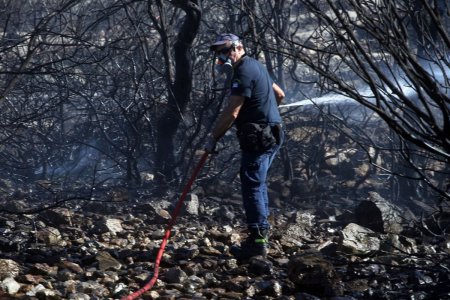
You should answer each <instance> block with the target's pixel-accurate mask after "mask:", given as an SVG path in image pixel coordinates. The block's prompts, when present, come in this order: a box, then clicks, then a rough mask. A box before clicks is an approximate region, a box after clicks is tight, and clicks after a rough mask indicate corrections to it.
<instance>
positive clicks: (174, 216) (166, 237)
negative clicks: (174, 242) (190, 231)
mask: <svg viewBox="0 0 450 300" xmlns="http://www.w3.org/2000/svg"><path fill="white" fill-rule="evenodd" d="M208 154H209V153H208V152H205V153H203V155H202V157H201V158H200V161H199V162H198V164H197V166H196V167H195V169H194V172H193V173H192V175H191V178H189V181H188V182H187V184H186V185H185V186H184V189H183V193H182V194H181V196H180V199H178V202H177V205H176V206H175V210H174V211H173V213H172V218H171V220H170V222H169V225H167V228H166V233H165V234H164V238H163V240H162V243H161V246H160V247H159V251H158V255H157V256H156V261H155V267H154V271H153V277H152V278H151V279H150V281H149V282H147V283H146V284H145V285H144V286H143V287H142V288H140V289H139V290H137V291H136V292H134V293H132V294H131V295H128V296H125V297H123V298H122V299H121V300H133V299H136V298H137V297H139V296H140V295H142V294H143V293H145V292H146V291H148V290H149V289H151V288H152V287H153V285H154V284H155V283H156V280H157V279H158V274H159V264H160V263H161V258H162V255H163V253H164V249H165V248H166V244H167V241H168V240H169V237H170V232H171V231H172V227H173V225H174V224H175V221H176V219H177V217H178V214H179V213H180V209H181V206H182V205H183V202H184V198H186V195H187V193H188V192H189V190H190V189H191V186H192V184H193V183H194V180H195V178H196V177H197V175H198V173H200V170H201V169H202V167H203V165H204V164H205V162H206V159H207V158H208Z"/></svg>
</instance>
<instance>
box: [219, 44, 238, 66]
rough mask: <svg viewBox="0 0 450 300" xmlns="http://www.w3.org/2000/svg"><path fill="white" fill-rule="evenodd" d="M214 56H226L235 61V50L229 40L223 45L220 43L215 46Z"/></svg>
mask: <svg viewBox="0 0 450 300" xmlns="http://www.w3.org/2000/svg"><path fill="white" fill-rule="evenodd" d="M216 56H217V57H220V56H222V57H223V56H226V57H228V58H230V59H231V61H232V62H233V63H234V62H235V60H236V59H235V56H236V51H233V47H232V44H231V42H229V43H226V44H224V45H220V46H218V47H217V48H216Z"/></svg>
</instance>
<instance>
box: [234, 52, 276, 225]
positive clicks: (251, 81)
mask: <svg viewBox="0 0 450 300" xmlns="http://www.w3.org/2000/svg"><path fill="white" fill-rule="evenodd" d="M272 84H273V81H272V79H271V78H270V76H269V73H268V72H267V70H266V68H265V67H264V66H263V65H262V64H261V63H260V62H258V61H257V60H255V59H253V58H251V57H247V56H244V57H243V58H242V59H241V61H240V62H239V63H238V65H236V66H235V67H234V75H233V78H232V81H231V95H236V96H243V97H245V101H244V104H243V106H242V107H241V110H240V111H239V115H238V117H237V119H236V120H235V125H236V126H237V128H238V130H239V129H240V128H241V127H242V126H243V125H244V124H246V123H249V122H250V123H259V124H267V125H269V126H275V125H277V124H278V125H280V124H281V117H280V113H279V111H278V107H277V101H276V98H275V94H274V91H273V88H272ZM282 142H283V133H282V131H281V130H280V131H279V136H278V144H275V145H273V146H272V147H270V148H269V149H266V150H261V151H245V150H243V151H242V161H241V170H240V177H241V183H242V199H243V202H244V209H245V212H246V217H247V225H248V227H249V229H258V230H259V229H269V227H270V226H269V223H268V220H267V218H268V216H269V198H268V195H267V183H266V181H267V173H268V171H269V168H270V165H271V164H272V161H273V159H274V157H275V154H276V153H277V152H278V150H279V149H280V146H281V143H282Z"/></svg>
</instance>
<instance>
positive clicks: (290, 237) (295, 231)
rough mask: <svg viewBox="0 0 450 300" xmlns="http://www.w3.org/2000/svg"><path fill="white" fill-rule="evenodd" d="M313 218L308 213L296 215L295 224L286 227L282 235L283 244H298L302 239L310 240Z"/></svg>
mask: <svg viewBox="0 0 450 300" xmlns="http://www.w3.org/2000/svg"><path fill="white" fill-rule="evenodd" d="M313 220H314V216H313V215H311V214H310V213H296V214H295V221H294V222H295V223H294V224H289V225H288V226H287V229H286V232H284V233H283V235H282V240H283V241H285V242H291V243H298V242H300V241H301V240H302V239H310V238H311V232H312V226H313Z"/></svg>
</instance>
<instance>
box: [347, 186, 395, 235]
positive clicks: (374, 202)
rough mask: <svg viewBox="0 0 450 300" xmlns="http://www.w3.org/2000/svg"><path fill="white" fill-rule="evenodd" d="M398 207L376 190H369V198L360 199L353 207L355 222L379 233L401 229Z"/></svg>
mask: <svg viewBox="0 0 450 300" xmlns="http://www.w3.org/2000/svg"><path fill="white" fill-rule="evenodd" d="M400 215H401V214H400V209H399V208H398V207H396V206H394V205H393V204H391V203H389V202H387V201H386V200H385V199H383V198H382V197H381V196H380V195H379V194H378V193H376V192H369V200H364V201H361V203H360V204H359V205H358V207H356V209H355V216H356V223H357V224H359V225H361V226H363V227H367V228H369V229H372V230H373V231H376V232H380V233H400V232H401V231H402V229H403V228H402V226H401V221H402V218H401V217H400Z"/></svg>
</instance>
